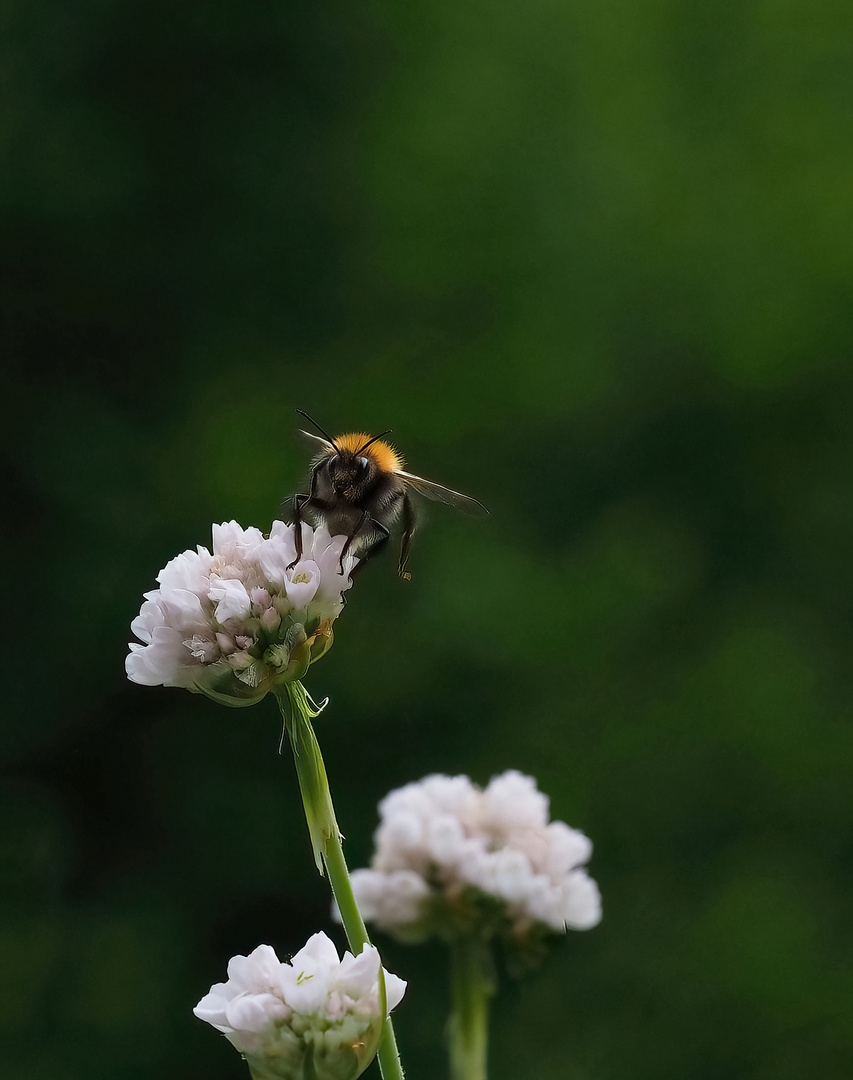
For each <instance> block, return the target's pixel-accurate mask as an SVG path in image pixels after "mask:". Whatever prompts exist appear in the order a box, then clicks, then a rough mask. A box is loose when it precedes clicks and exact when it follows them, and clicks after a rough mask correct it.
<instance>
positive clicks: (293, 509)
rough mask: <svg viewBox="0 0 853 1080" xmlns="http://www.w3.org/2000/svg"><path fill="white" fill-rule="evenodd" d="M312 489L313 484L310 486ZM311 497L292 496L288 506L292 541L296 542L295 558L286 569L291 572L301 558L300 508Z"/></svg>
mask: <svg viewBox="0 0 853 1080" xmlns="http://www.w3.org/2000/svg"><path fill="white" fill-rule="evenodd" d="M312 487H313V484H312ZM310 498H311V495H310V494H308V495H304V494H302V495H294V496H293V502H292V503H291V506H290V515H291V517H292V518H293V539H294V541H295V542H296V558H295V559H294V560H293V562H292V563H291V564H290V565H289V566H288V567H287V569H288V570H292V569H293V567H294V566H296V564H297V563H298V562H299V560H300V559H301V558H302V507H303V506H304V505H305V504H306V503H307V502H308V501H309V499H310Z"/></svg>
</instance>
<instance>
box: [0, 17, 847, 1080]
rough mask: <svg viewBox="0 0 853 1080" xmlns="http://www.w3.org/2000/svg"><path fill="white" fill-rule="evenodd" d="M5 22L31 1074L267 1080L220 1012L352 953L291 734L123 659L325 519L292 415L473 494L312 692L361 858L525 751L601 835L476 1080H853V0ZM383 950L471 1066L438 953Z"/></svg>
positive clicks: (271, 710)
mask: <svg viewBox="0 0 853 1080" xmlns="http://www.w3.org/2000/svg"><path fill="white" fill-rule="evenodd" d="M0 25H2V41H3V50H2V51H3V57H4V59H3V64H2V68H3V71H2V84H3V90H4V102H5V106H4V109H3V119H2V122H1V126H0V146H2V150H0V155H1V157H2V160H1V161H0V192H2V202H3V208H4V214H3V221H4V229H3V239H2V273H3V315H4V331H3V335H4V336H3V354H4V358H5V359H6V361H7V365H8V374H7V375H6V376H5V380H4V392H3V400H4V414H5V415H4V421H3V423H4V439H3V443H4V452H5V457H6V469H5V472H6V476H7V481H8V485H9V486H8V491H7V494H6V496H5V498H4V502H5V507H6V511H7V526H6V530H5V531H6V537H7V542H8V548H7V555H6V559H5V565H6V569H7V571H8V573H9V578H8V579H7V580H6V582H5V589H6V591H7V602H6V610H7V616H6V618H7V637H6V639H5V640H6V645H5V651H6V662H5V677H4V685H5V687H6V689H5V692H4V714H5V724H4V730H3V739H2V743H3V751H4V758H5V768H4V773H3V780H2V788H0V804H1V805H2V821H3V825H4V826H5V828H4V830H3V840H2V873H3V879H4V889H3V901H2V925H0V938H2V944H3V949H2V955H3V962H2V975H0V983H2V986H3V996H2V1000H0V1020H2V1028H3V1038H2V1045H3V1052H2V1054H3V1056H2V1060H0V1069H2V1073H3V1075H4V1076H6V1077H14V1078H16V1080H17V1078H20V1080H55V1078H57V1077H62V1078H63V1080H102V1078H103V1080H107V1078H110V1080H113V1078H115V1077H117V1076H120V1077H122V1078H125V1077H126V1078H129V1080H137V1078H138V1080H143V1078H144V1080H150V1078H152V1077H158V1078H162V1080H196V1078H197V1080H202V1078H203V1080H210V1078H212V1077H219V1078H222V1080H227V1078H233V1080H239V1078H243V1080H246V1077H247V1072H246V1070H245V1066H244V1065H243V1063H242V1062H241V1061H240V1060H239V1058H238V1056H237V1054H236V1053H234V1052H233V1051H232V1050H231V1049H230V1047H228V1045H227V1044H226V1043H225V1042H224V1041H222V1040H220V1039H218V1038H217V1037H216V1035H215V1034H214V1033H213V1032H212V1031H211V1030H210V1029H209V1028H207V1027H206V1026H204V1025H202V1024H201V1023H200V1022H199V1021H197V1020H195V1018H194V1017H193V1016H192V1013H191V1008H192V1006H193V1005H194V1004H195V1002H196V1001H197V1000H198V998H199V997H200V996H201V995H202V994H203V993H204V992H205V991H206V990H207V988H208V986H209V985H210V984H211V983H212V982H214V981H218V980H220V979H221V978H223V977H224V967H225V962H226V960H227V958H228V957H229V956H231V955H232V954H233V953H236V952H247V951H249V950H251V949H252V948H253V947H254V946H255V945H257V944H258V943H259V942H261V941H264V942H270V943H272V944H274V945H275V946H276V947H277V948H278V949H279V950H280V952H281V953H282V954H283V955H284V954H286V953H289V952H292V951H295V950H296V949H297V948H298V947H300V946H301V945H302V944H303V943H304V941H305V939H306V937H307V936H308V935H309V934H310V933H312V932H313V931H314V930H316V929H320V928H326V929H328V930H329V931H330V932H333V933H335V934H337V935H338V940H339V941H340V936H339V932H338V931H337V930H332V928H331V926H330V921H329V915H328V897H327V890H326V885H325V883H324V882H322V881H321V880H320V879H319V878H318V877H317V875H316V874H315V872H314V869H313V863H312V859H311V853H310V850H309V845H308V839H307V832H306V829H305V825H304V822H303V821H302V819H301V816H300V814H301V809H300V804H299V800H298V795H297V791H296V784H295V778H294V775H293V767H292V763H291V762H290V761H289V760H288V759H287V757H279V756H278V754H277V752H276V750H277V745H278V737H279V726H278V719H277V714H276V711H275V707H274V705H273V703H272V702H270V701H268V702H264V703H263V704H262V705H260V706H258V707H256V708H253V709H250V710H247V711H237V710H235V711H231V710H228V709H225V708H221V707H218V706H216V705H214V704H212V703H210V702H208V701H206V700H204V699H201V698H198V697H195V696H192V695H189V694H186V693H182V692H180V691H178V690H167V689H162V688H146V687H140V686H135V685H131V684H130V683H128V682H127V681H126V679H125V676H124V670H123V661H124V655H125V652H126V642H127V641H128V639H129V623H130V620H131V619H132V617H133V616H134V615H135V613H136V611H137V610H138V607H139V604H140V602H141V594H142V592H143V591H144V590H147V589H150V588H152V587H153V585H154V577H155V574H156V573H157V571H158V570H159V569H160V567H161V566H162V565H163V564H164V563H165V562H166V561H167V560H168V559H169V558H170V557H171V556H172V555H174V554H175V553H177V552H178V551H180V550H182V549H184V548H187V547H191V546H194V545H195V544H197V543H207V542H208V539H209V531H210V524H211V522H212V521H223V520H227V519H230V518H232V517H233V518H236V519H237V520H239V521H240V522H241V523H243V524H250V523H252V524H256V525H259V526H261V527H264V528H266V527H268V526H269V523H270V521H271V520H272V519H273V518H274V517H275V516H276V515H277V514H278V512H279V506H280V500H281V499H282V497H283V496H285V495H286V494H287V493H289V492H292V491H294V490H297V489H299V487H300V483H301V479H302V477H303V475H304V471H305V464H306V459H305V453H304V450H303V449H302V448H301V447H300V446H299V444H298V443H297V442H296V441H295V439H294V437H293V431H294V428H295V427H296V426H297V425H296V417H295V415H294V411H293V410H294V408H295V407H297V406H299V407H302V408H304V409H307V410H308V411H309V412H311V413H312V414H314V415H315V416H316V417H317V419H318V420H319V421H320V422H321V423H322V424H324V425H325V426H327V427H328V428H330V429H333V430H334V431H340V430H345V429H347V428H353V427H356V428H364V429H367V430H371V431H376V430H381V429H384V428H386V427H393V429H394V438H395V439H397V440H398V445H399V446H400V448H401V449H402V450H403V452H404V453H405V454H406V457H407V459H408V462H409V464H410V466H411V467H412V469H413V470H414V471H416V472H419V473H421V474H422V475H425V476H427V477H429V478H431V479H434V480H438V481H440V482H443V483H446V484H449V485H451V486H455V487H459V488H461V489H462V490H464V491H466V492H469V493H471V494H472V495H475V496H476V497H478V498H480V499H481V500H482V501H483V502H485V503H486V504H487V505H488V506H489V507H490V509H491V511H492V516H491V517H490V518H489V519H487V520H485V521H474V520H470V519H466V518H464V517H463V516H462V515H457V514H454V513H453V512H451V511H449V510H446V509H445V508H443V507H437V506H429V507H428V513H427V514H426V517H427V519H428V520H426V522H425V524H424V528H423V531H422V532H421V533H420V534H419V535H418V537H417V540H416V544H415V546H414V549H413V555H412V560H411V564H410V569H411V570H412V571H413V580H412V582H411V583H409V584H405V583H402V582H399V581H398V580H397V579H396V578H395V575H394V558H393V556H392V555H391V554H390V553H389V554H387V555H386V556H385V557H384V558H383V559H380V560H378V561H377V562H376V564H375V565H371V566H370V567H369V569H368V570H367V571H366V572H365V573H364V575H363V576H362V577H361V578H360V580H358V581H357V582H356V587H355V588H354V590H353V591H352V593H351V594H350V603H349V604H348V606H347V608H346V611H345V613H344V615H343V617H342V618H341V620H340V622H339V624H338V627H339V629H338V633H337V640H336V646H335V648H334V649H333V651H332V652H331V653H330V655H329V656H328V657H327V658H326V659H324V660H323V661H322V663H321V664H318V665H317V666H316V667H314V668H313V669H312V671H311V674H310V677H309V680H308V687H309V690H310V691H311V692H312V693H313V694H314V695H315V696H316V697H318V698H320V697H324V696H326V695H329V697H330V698H331V704H330V706H329V708H328V710H327V711H326V713H324V715H323V717H322V719H321V720H320V721H319V722H318V732H319V735H320V739H321V742H322V745H323V747H324V750H325V754H326V761H327V766H328V770H329V773H330V775H331V779H332V784H333V790H334V792H335V797H336V802H337V806H338V813H339V817H340V819H341V822H342V825H343V828H344V831H345V833H346V834H347V851H348V854H349V858H350V861H351V864H352V865H355V866H358V865H364V863H365V862H366V861H367V859H368V858H369V854H370V848H371V834H372V831H373V829H374V827H375V825H376V803H377V801H378V799H379V798H380V797H381V796H382V795H383V794H384V793H385V792H386V791H387V790H389V789H390V788H392V787H395V786H399V785H401V784H403V783H406V782H408V781H410V780H414V779H418V778H420V777H421V776H423V775H425V774H426V773H428V772H430V771H442V772H447V773H456V772H465V773H468V774H470V775H471V776H472V777H473V778H474V779H475V780H477V781H478V782H480V783H484V782H486V781H487V780H488V779H489V777H490V776H491V775H493V774H494V773H495V772H499V771H502V770H504V769H506V768H509V767H515V768H519V769H521V770H523V771H525V772H529V773H531V774H533V775H535V776H536V777H537V778H538V780H539V783H540V786H541V788H542V789H543V790H544V791H546V792H548V793H549V794H550V796H551V799H552V813H553V815H554V816H555V817H559V818H562V819H564V820H567V821H568V822H570V823H571V824H573V825H576V826H578V827H581V828H583V829H584V830H585V831H586V832H587V833H588V834H589V835H590V836H591V837H592V839H593V840H594V842H595V845H596V850H595V855H594V858H593V862H592V871H593V874H594V876H595V877H596V878H597V880H598V881H599V883H600V885H601V888H602V892H603V896H604V908H605V918H604V921H603V923H602V925H601V926H600V927H599V928H597V929H596V930H594V931H592V932H590V933H586V934H571V935H569V937H568V940H567V941H565V942H564V943H562V944H561V946H560V948H559V949H558V950H557V952H556V954H555V955H554V956H553V957H552V958H551V959H550V961H549V963H548V964H547V966H546V967H545V969H544V971H543V972H541V974H539V975H538V976H536V977H534V978H531V979H529V980H527V981H525V982H523V983H521V984H518V985H512V986H505V987H504V991H503V993H502V995H501V997H500V999H499V1000H498V1002H497V1004H496V1006H495V1023H494V1031H493V1042H492V1058H493V1070H492V1076H493V1077H494V1080H504V1078H517V1077H524V1078H526V1077H537V1078H542V1080H558V1078H567V1077H568V1078H571V1080H610V1078H614V1080H615V1078H631V1080H647V1078H648V1080H652V1078H654V1080H685V1078H689V1080H716V1078H719V1080H724V1078H725V1080H729V1078H740V1077H750V1078H756V1080H771V1078H772V1080H801V1078H802V1077H804V1076H820V1077H821V1078H822V1080H841V1078H842V1077H844V1078H846V1077H848V1076H849V1075H850V1074H851V1068H853V1053H851V1044H852V1043H853V1021H851V1010H850V1005H851V1001H853V968H851V954H853V941H851V938H853V930H851V907H850V904H851V898H853V871H851V830H850V826H851V797H850V791H851V780H850V773H851V765H853V731H851V724H850V710H849V705H848V702H849V699H850V689H851V686H850V682H851V680H850V677H849V673H850V656H851V642H853V620H851V591H853V563H851V539H853V509H851V498H850V479H851V443H853V423H851V406H853V369H851V366H850V351H851V343H853V308H851V303H850V282H851V271H853V208H852V207H851V192H853V141H851V132H853V35H851V24H850V9H849V5H848V4H846V3H844V4H842V3H832V2H824V3H821V2H818V3H816V4H806V3H805V2H799V3H797V2H792V0H773V2H772V3H769V2H763V3H761V2H755V0H746V2H744V0H739V2H736V3H733V2H729V0H724V2H722V3H717V4H714V5H700V4H693V3H689V2H685V0H682V2H681V3H678V2H674V0H635V2H634V3H621V4H619V3H607V2H601V0H599V2H591V0H576V2H574V3H571V2H567V3H554V2H551V0H532V2H531V3H528V4H525V5H518V4H515V3H510V2H507V0H497V2H494V0H493V2H491V3H481V2H478V0H457V2H450V0H444V2H442V3H437V2H435V0H408V2H406V3H400V2H398V3H392V2H388V0H368V2H367V3H365V4H360V5H352V4H346V3H342V2H332V3H328V4H313V3H302V4H275V3H268V2H267V3H263V2H259V0H243V2H242V3H240V4H237V3H234V2H232V3H227V2H223V3H218V4H214V3H208V4H201V3H197V2H194V0H188V2H184V3H180V4H175V3H168V4H167V3H164V2H162V0H150V2H148V3H146V4H142V5H129V4H126V3H119V2H118V0H90V2H78V3H68V0H31V2H30V3H27V4H24V3H23V2H21V0H18V2H17V3H16V2H14V0H12V2H10V3H7V4H5V5H3V10H2V15H0ZM27 627H30V629H32V630H33V634H32V635H31V636H30V631H29V630H27ZM25 630H26V633H24V631H25ZM380 944H382V945H383V947H384V949H385V955H386V960H387V963H388V966H389V967H390V968H391V970H393V971H395V972H397V973H399V974H400V975H402V976H403V977H405V978H407V979H408V980H409V983H410V986H409V992H408V995H407V998H406V1000H405V1001H404V1003H403V1005H402V1006H401V1007H400V1009H399V1014H398V1015H399V1019H398V1036H399V1041H400V1044H401V1047H402V1050H403V1055H404V1061H405V1062H406V1063H407V1064H408V1070H409V1076H410V1078H411V1080H426V1078H433V1077H437V1076H442V1075H446V1065H445V1056H444V1045H443V1035H442V1026H443V1016H444V1013H443V1009H444V996H443V995H444V992H445V982H446V971H445V966H444V958H443V957H442V956H441V955H440V954H438V953H437V952H436V951H435V950H428V949H420V950H418V949H406V948H403V947H401V946H397V945H394V944H393V943H388V942H387V941H384V942H383V941H382V940H381V939H380ZM374 1068H375V1067H374ZM371 1075H376V1076H378V1072H377V1073H375V1074H374V1073H372V1072H371Z"/></svg>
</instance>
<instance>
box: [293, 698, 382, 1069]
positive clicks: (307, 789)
mask: <svg viewBox="0 0 853 1080" xmlns="http://www.w3.org/2000/svg"><path fill="white" fill-rule="evenodd" d="M276 699H277V701H278V704H279V709H280V710H281V715H282V718H283V720H284V727H285V731H286V733H287V736H288V738H289V740H290V745H291V748H292V749H293V760H294V762H295V763H296V774H297V777H298V779H299V790H300V792H301V793H302V804H303V806H304V808H305V817H306V820H307V822H308V832H309V833H310V836H311V845H312V847H313V848H314V859H315V861H316V863H317V869H318V870H319V871H320V873H321V874H322V873H323V869H324V868H325V870H326V873H327V874H328V876H329V884H330V885H331V887H332V893H333V894H334V897H335V901H336V902H337V905H338V909H339V910H340V913H341V921H342V922H343V924H344V930H345V931H346V935H347V942H348V943H349V947H350V950H351V951H352V953H353V955H354V956H357V955H358V954H359V953H360V952H361V950H362V949H363V947H364V946H365V945H369V944H370V943H371V942H370V937H369V936H368V933H367V927H366V926H365V925H364V919H362V917H361V912H360V911H359V910H358V904H357V903H356V899H355V895H354V893H353V891H352V883H351V881H350V876H349V870H348V869H347V863H346V859H345V858H344V849H343V845H342V844H341V839H342V837H341V831H340V829H339V828H338V822H337V819H336V818H335V808H334V806H333V805H332V795H331V792H330V791H329V780H328V777H327V775H326V766H325V764H324V763H323V755H322V754H321V753H320V744H319V743H318V742H317V736H316V734H315V733H314V727H313V725H312V724H311V719H312V717H314V716H317V715H318V712H319V710H318V709H317V708H316V707H315V706H314V703H313V702H312V701H311V699H310V697H309V696H308V694H307V693H306V692H305V689H304V688H303V686H302V685H301V683H298V682H293V683H286V684H285V687H284V691H282V692H281V693H280V694H277V695H276ZM379 977H380V980H381V988H382V1003H383V1012H384V1011H385V975H384V971H383V969H382V968H380V969H379ZM376 1057H377V1060H378V1061H379V1068H380V1071H381V1073H382V1076H383V1077H384V1080H403V1067H402V1065H401V1064H400V1055H399V1052H398V1050H397V1041H396V1039H395V1037H394V1027H393V1025H392V1023H391V1017H390V1016H386V1018H385V1023H384V1025H383V1027H382V1039H381V1041H380V1043H379V1050H378V1052H377V1055H376Z"/></svg>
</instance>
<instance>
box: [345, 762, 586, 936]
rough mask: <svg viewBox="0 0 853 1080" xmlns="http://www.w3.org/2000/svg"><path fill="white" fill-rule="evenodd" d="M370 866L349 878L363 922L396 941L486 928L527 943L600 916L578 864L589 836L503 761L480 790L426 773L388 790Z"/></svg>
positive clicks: (582, 927)
mask: <svg viewBox="0 0 853 1080" xmlns="http://www.w3.org/2000/svg"><path fill="white" fill-rule="evenodd" d="M379 814H380V819H381V820H380V825H379V828H378V829H377V831H376V835H375V842H376V851H375V853H374V856H373V861H372V864H371V867H370V869H368V870H356V871H355V872H354V873H353V875H352V884H353V889H354V891H355V895H356V898H357V900H358V903H359V906H360V908H361V911H362V915H363V916H364V918H365V919H366V920H367V921H373V922H374V923H375V924H376V925H377V926H379V927H381V928H382V929H384V930H387V931H389V932H390V933H392V934H393V935H394V936H395V937H398V938H400V939H401V940H407V941H418V940H423V939H424V938H427V937H430V936H433V935H435V936H439V937H445V938H450V937H453V936H457V935H461V934H465V933H469V932H471V931H472V930H474V929H476V932H477V933H483V932H486V933H489V934H491V935H497V936H503V937H506V938H509V939H511V940H512V941H514V942H515V943H517V944H525V943H527V942H528V941H530V940H533V939H535V938H537V937H542V936H545V935H547V934H548V933H553V932H559V931H563V930H565V929H566V928H567V927H571V928H572V929H574V930H587V929H589V928H590V927H593V926H595V925H596V923H598V922H599V921H600V919H601V897H600V894H599V891H598V886H597V885H596V883H595V882H594V881H593V880H592V878H590V877H589V875H588V874H587V872H586V870H585V869H584V863H586V862H587V860H588V859H589V857H590V855H591V854H592V844H591V843H590V841H589V840H588V839H587V838H586V836H584V834H583V833H581V832H578V830H577V829H571V828H569V826H568V825H566V824H565V823H564V822H562V821H551V822H549V820H548V798H547V796H545V795H543V794H542V793H541V792H540V791H538V790H537V787H536V781H535V780H533V778H532V777H529V776H523V775H522V774H521V773H519V772H515V771H514V770H511V771H509V772H505V773H503V774H502V775H501V776H496V777H494V779H493V780H492V781H491V783H490V784H489V785H488V787H486V788H485V789H481V788H479V787H477V786H476V785H475V784H474V783H472V781H471V780H470V779H469V778H468V777H467V776H428V777H426V779H424V780H421V781H419V782H418V783H413V784H407V785H406V786H405V787H402V788H399V789H397V790H396V791H392V792H391V793H390V794H388V795H386V796H385V798H384V799H383V800H382V802H381V803H380V804H379Z"/></svg>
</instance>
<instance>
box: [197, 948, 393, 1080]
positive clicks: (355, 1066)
mask: <svg viewBox="0 0 853 1080" xmlns="http://www.w3.org/2000/svg"><path fill="white" fill-rule="evenodd" d="M379 967H380V963H379V953H378V952H377V951H376V949H375V948H374V947H373V946H372V945H365V946H364V949H363V950H362V952H361V955H360V956H352V955H351V954H350V953H348V952H346V953H344V957H343V959H342V960H340V959H339V958H338V953H337V950H336V948H335V946H334V945H333V944H332V942H331V941H330V940H329V938H328V937H326V935H325V934H323V933H319V934H314V936H313V937H311V938H309V940H308V943H307V944H306V945H305V947H304V948H303V949H301V950H300V951H299V952H298V953H296V955H295V956H294V957H293V959H292V960H290V961H288V962H285V963H282V962H280V961H279V959H278V957H277V956H276V954H275V951H274V950H273V949H272V948H271V947H270V946H269V945H259V946H258V947H257V949H255V951H254V952H252V953H250V954H249V956H235V957H233V958H232V960H231V961H230V962H229V964H228V981H227V982H225V983H217V984H216V985H215V986H212V987H211V988H210V992H209V993H208V994H206V995H205V996H204V997H203V998H202V999H201V1001H200V1002H199V1003H198V1005H196V1007H195V1009H193V1012H194V1013H195V1015H196V1016H197V1017H198V1018H199V1019H200V1020H206V1021H207V1022H208V1023H209V1024H212V1025H213V1026H214V1027H215V1028H216V1029H217V1030H218V1031H221V1032H222V1033H223V1035H225V1037H226V1038H227V1039H228V1040H229V1042H231V1043H232V1044H233V1045H234V1046H235V1047H236V1048H237V1049H238V1050H239V1051H240V1053H241V1054H243V1056H244V1057H245V1058H246V1060H247V1062H248V1064H249V1068H250V1070H251V1072H252V1076H253V1077H255V1080H302V1078H303V1077H305V1078H308V1077H311V1078H313V1080H351V1078H353V1077H356V1076H360V1075H361V1073H362V1072H364V1070H365V1069H366V1068H367V1066H368V1065H369V1064H370V1062H371V1061H372V1060H373V1057H374V1056H375V1054H376V1050H377V1047H378V1045H379V1039H380V1036H381V1034H382V1025H383V1023H384V1020H385V1015H387V1014H388V1013H389V1012H390V1011H391V1010H392V1009H393V1008H395V1007H396V1006H397V1005H398V1004H399V1002H400V1000H401V999H402V997H403V993H404V991H405V989H406V984H405V982H403V980H402V979H398V978H397V976H396V975H391V974H390V973H389V972H387V971H386V972H385V994H386V1008H385V1010H384V1013H383V1009H382V1001H381V998H382V995H381V990H380V984H379Z"/></svg>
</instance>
